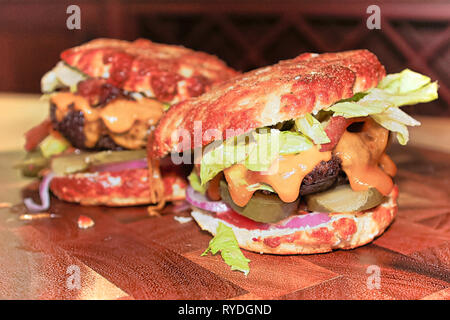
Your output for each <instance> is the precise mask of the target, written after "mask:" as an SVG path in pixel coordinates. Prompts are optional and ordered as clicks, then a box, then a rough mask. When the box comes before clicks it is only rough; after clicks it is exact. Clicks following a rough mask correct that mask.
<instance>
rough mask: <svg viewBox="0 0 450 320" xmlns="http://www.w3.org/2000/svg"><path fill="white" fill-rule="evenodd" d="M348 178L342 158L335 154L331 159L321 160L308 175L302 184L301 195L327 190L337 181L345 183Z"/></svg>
mask: <svg viewBox="0 0 450 320" xmlns="http://www.w3.org/2000/svg"><path fill="white" fill-rule="evenodd" d="M346 179H347V177H346V175H345V173H344V171H342V169H341V159H339V158H338V157H337V156H335V155H333V157H332V158H331V160H329V161H321V162H320V163H319V164H318V165H316V166H315V167H314V169H313V170H312V171H311V172H310V173H308V174H307V175H306V177H305V178H304V179H303V181H302V184H301V186H300V195H302V196H304V195H308V194H311V193H316V192H321V191H325V190H327V189H329V188H330V187H331V186H333V185H334V184H335V183H336V182H338V183H343V182H345V180H346Z"/></svg>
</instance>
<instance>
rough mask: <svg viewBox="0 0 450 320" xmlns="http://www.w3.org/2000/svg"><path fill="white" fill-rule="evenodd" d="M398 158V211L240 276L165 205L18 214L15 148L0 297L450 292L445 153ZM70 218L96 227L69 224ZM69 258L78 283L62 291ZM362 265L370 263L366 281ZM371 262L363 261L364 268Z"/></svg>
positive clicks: (65, 207) (403, 150)
mask: <svg viewBox="0 0 450 320" xmlns="http://www.w3.org/2000/svg"><path fill="white" fill-rule="evenodd" d="M390 154H391V155H392V157H393V159H394V161H396V163H397V164H398V166H399V172H398V175H397V178H396V181H397V183H398V184H399V187H400V197H399V206H400V210H399V213H398V216H397V218H396V219H395V221H394V223H393V224H392V225H391V227H390V228H389V229H388V230H387V231H386V232H385V234H384V235H382V236H381V237H379V238H377V239H376V240H375V241H374V242H373V243H371V244H368V245H366V246H363V247H360V248H357V249H354V250H349V251H335V252H332V253H327V254H318V255H306V256H275V255H260V254H255V253H251V252H247V251H244V254H245V255H246V256H247V257H248V258H249V259H250V260H251V262H250V273H249V275H248V276H247V277H246V276H244V275H243V274H242V273H240V272H236V271H231V270H230V268H229V267H228V266H227V265H226V264H225V263H224V262H223V261H222V259H221V258H220V256H211V255H208V256H204V257H201V256H200V255H201V253H202V252H203V250H204V249H205V248H206V247H207V246H208V242H209V240H210V239H211V237H210V235H209V234H207V233H205V232H203V231H201V230H200V229H199V227H198V226H197V225H196V224H195V223H194V222H193V221H190V222H187V223H180V222H178V221H176V220H175V219H174V217H175V216H186V217H187V216H189V212H188V211H183V212H173V206H172V205H171V206H169V207H167V208H166V210H165V212H164V214H163V215H162V216H160V217H149V216H148V215H147V213H146V210H145V207H134V208H105V207H82V206H77V205H74V204H68V203H64V202H61V201H58V200H57V199H55V198H52V206H51V208H50V210H49V212H51V213H53V214H56V215H58V216H59V217H57V218H52V219H40V220H34V221H31V222H26V221H21V220H20V219H19V216H20V214H23V213H25V212H26V210H25V209H24V207H23V206H22V204H21V199H22V198H23V197H25V196H32V197H35V198H36V197H37V183H35V182H34V183H33V182H31V183H30V181H25V180H23V179H21V178H19V177H18V176H17V175H14V174H12V171H11V169H10V168H9V167H8V166H9V165H10V164H11V163H12V162H14V161H16V160H17V159H18V158H20V157H21V156H22V154H21V153H18V152H9V153H1V158H0V165H1V167H0V175H1V176H2V184H1V187H0V202H2V206H7V204H8V203H11V204H12V205H13V207H11V208H2V209H0V266H1V268H0V298H8V299H9V298H19V299H24V298H25V299H28V298H32V299H35V298H38V299H450V179H449V177H450V155H449V154H446V153H441V152H436V151H429V150H426V149H420V148H415V147H399V146H396V145H394V146H393V147H392V148H391V150H390ZM80 215H86V216H89V217H91V218H92V219H93V220H94V222H95V225H94V227H92V228H89V229H84V230H83V229H79V228H78V225H77V220H78V217H79V216H80ZM71 266H76V268H79V270H80V275H81V283H80V286H79V288H75V289H70V286H68V285H67V281H68V279H69V278H70V275H71V272H70V270H72V269H70V268H71ZM369 266H376V267H378V268H379V269H378V270H379V271H380V287H379V288H378V289H377V288H374V289H370V287H368V285H367V282H368V279H369V277H370V275H371V274H370V273H367V272H368V268H369ZM369 270H370V269H369Z"/></svg>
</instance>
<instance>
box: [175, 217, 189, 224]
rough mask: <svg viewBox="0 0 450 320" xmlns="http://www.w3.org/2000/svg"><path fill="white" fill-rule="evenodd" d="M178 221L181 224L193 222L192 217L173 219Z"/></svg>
mask: <svg viewBox="0 0 450 320" xmlns="http://www.w3.org/2000/svg"><path fill="white" fill-rule="evenodd" d="M173 218H174V219H175V220H176V221H178V222H179V223H187V222H189V221H192V218H191V217H180V216H174V217H173Z"/></svg>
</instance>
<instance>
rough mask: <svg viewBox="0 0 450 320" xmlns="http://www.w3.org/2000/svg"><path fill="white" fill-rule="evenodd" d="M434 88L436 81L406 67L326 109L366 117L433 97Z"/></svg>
mask: <svg viewBox="0 0 450 320" xmlns="http://www.w3.org/2000/svg"><path fill="white" fill-rule="evenodd" d="M437 89H438V85H437V82H432V83H430V78H428V77H426V76H424V75H421V74H420V73H417V72H413V71H411V70H409V69H406V70H404V71H402V72H400V73H396V74H391V75H388V76H386V77H385V78H384V79H383V80H382V81H381V82H380V84H379V85H378V87H377V88H373V89H370V90H369V91H367V92H366V94H365V95H364V96H363V97H362V98H361V99H359V100H358V101H348V100H344V101H341V102H338V103H336V104H334V105H332V106H331V107H329V108H327V109H326V110H327V111H333V112H334V115H335V116H343V117H346V118H354V117H366V116H368V115H372V114H377V113H382V112H384V111H386V110H387V109H388V108H392V107H401V106H404V105H411V104H416V103H420V102H429V101H432V100H435V99H437V97H438V95H437Z"/></svg>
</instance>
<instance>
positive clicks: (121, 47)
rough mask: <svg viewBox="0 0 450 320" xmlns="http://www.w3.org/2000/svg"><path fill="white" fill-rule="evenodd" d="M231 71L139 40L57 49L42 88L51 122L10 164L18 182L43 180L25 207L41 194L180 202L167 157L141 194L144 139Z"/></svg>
mask: <svg viewBox="0 0 450 320" xmlns="http://www.w3.org/2000/svg"><path fill="white" fill-rule="evenodd" d="M235 74H236V72H235V71H233V70H232V69H230V68H228V67H227V66H226V65H225V63H224V62H222V61H221V60H219V59H218V58H216V57H215V56H212V55H209V54H206V53H202V52H196V51H193V50H190V49H187V48H184V47H181V46H173V45H165V44H159V43H153V42H151V41H149V40H144V39H138V40H136V41H133V42H127V41H121V40H114V39H96V40H93V41H90V42H88V43H86V44H83V45H81V46H78V47H75V48H71V49H68V50H66V51H64V52H62V54H61V61H60V62H58V63H57V64H56V66H55V67H54V68H53V69H52V70H51V71H49V72H48V73H47V74H45V75H44V77H43V78H42V81H41V87H42V91H43V93H44V96H45V97H47V98H48V100H49V102H50V115H49V117H48V119H46V120H45V121H44V122H43V123H41V124H39V125H38V126H36V127H35V128H33V129H31V130H30V131H29V132H27V133H26V145H25V149H26V151H27V152H28V155H27V157H26V159H25V160H24V161H23V162H22V163H21V164H19V167H20V168H22V170H23V172H24V174H25V175H29V176H30V175H31V176H44V179H43V181H42V183H41V186H40V196H41V202H42V203H41V204H36V203H34V202H33V201H32V200H31V199H26V200H25V204H26V205H27V207H28V208H29V209H31V210H33V211H39V210H45V209H46V208H48V205H49V194H48V189H49V188H50V190H51V191H52V192H53V194H55V195H56V196H57V197H58V198H60V199H62V200H65V201H69V202H77V203H81V204H83V205H107V206H129V205H138V204H147V203H156V202H159V203H160V202H161V201H163V200H164V201H165V200H176V199H183V198H184V195H185V187H186V186H187V182H186V180H185V175H184V176H183V172H182V170H181V169H174V167H173V166H172V165H171V163H170V159H165V160H163V161H162V162H161V165H160V166H155V165H152V168H153V170H152V172H151V174H152V175H153V177H152V181H153V182H154V184H153V185H150V187H149V183H148V175H149V171H148V162H151V161H152V159H149V158H147V154H146V150H145V147H146V144H147V139H148V137H149V135H151V132H152V131H153V129H154V127H155V125H156V123H157V122H158V120H159V119H160V118H161V116H162V115H163V114H164V112H165V111H167V110H168V109H169V108H170V107H171V105H173V104H175V103H178V102H180V101H183V100H185V99H187V98H190V97H194V96H198V95H200V94H202V93H204V92H205V91H207V90H208V89H209V88H210V87H211V86H212V85H213V84H215V83H216V82H220V81H223V80H225V79H228V78H230V77H231V76H234V75H235ZM159 167H161V172H160V171H159V169H158V170H155V168H159ZM162 190H164V192H162Z"/></svg>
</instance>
